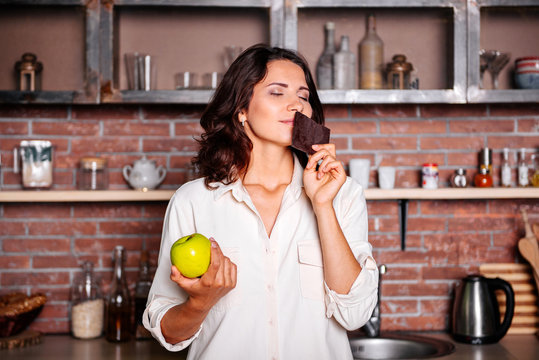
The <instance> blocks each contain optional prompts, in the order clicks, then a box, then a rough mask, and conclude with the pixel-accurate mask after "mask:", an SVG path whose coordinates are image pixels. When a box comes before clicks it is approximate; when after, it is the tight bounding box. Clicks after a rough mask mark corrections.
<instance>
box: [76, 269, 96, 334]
mask: <svg viewBox="0 0 539 360" xmlns="http://www.w3.org/2000/svg"><path fill="white" fill-rule="evenodd" d="M93 270H94V265H93V263H92V262H90V261H86V262H84V263H83V264H82V273H80V274H78V276H77V277H76V278H75V281H74V282H73V286H72V288H71V334H72V335H73V337H75V338H79V339H93V338H96V337H99V336H101V334H102V332H103V314H104V300H103V296H102V293H101V289H100V288H99V286H98V284H97V281H96V279H95V278H94V271H93Z"/></svg>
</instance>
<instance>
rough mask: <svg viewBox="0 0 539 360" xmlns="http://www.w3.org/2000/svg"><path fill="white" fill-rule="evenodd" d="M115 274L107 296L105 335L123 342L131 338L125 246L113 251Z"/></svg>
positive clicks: (117, 247)
mask: <svg viewBox="0 0 539 360" xmlns="http://www.w3.org/2000/svg"><path fill="white" fill-rule="evenodd" d="M113 261H114V274H113V276H112V282H111V288H110V292H109V295H108V297H107V308H106V316H105V337H106V339H107V340H108V341H112V342H121V341H128V340H130V339H131V330H132V327H131V295H130V294H129V289H128V287H127V281H126V273H125V270H124V262H125V252H124V248H123V246H116V247H115V248H114V252H113Z"/></svg>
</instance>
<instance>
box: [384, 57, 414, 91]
mask: <svg viewBox="0 0 539 360" xmlns="http://www.w3.org/2000/svg"><path fill="white" fill-rule="evenodd" d="M392 60H393V61H392V62H390V63H389V64H387V86H388V88H390V89H399V90H405V89H410V85H411V82H410V73H411V72H412V71H413V70H414V67H413V66H412V64H410V63H409V62H406V56H404V55H402V54H397V55H394V56H393V59H392Z"/></svg>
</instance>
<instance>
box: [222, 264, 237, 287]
mask: <svg viewBox="0 0 539 360" xmlns="http://www.w3.org/2000/svg"><path fill="white" fill-rule="evenodd" d="M234 266H235V265H234V263H233V262H232V261H230V259H229V258H226V260H225V262H224V269H223V270H224V271H223V274H224V286H225V287H226V288H228V289H232V288H233V287H234V285H233V284H234V283H235V279H233V278H232V269H233V268H234Z"/></svg>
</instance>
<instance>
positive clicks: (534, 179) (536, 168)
mask: <svg viewBox="0 0 539 360" xmlns="http://www.w3.org/2000/svg"><path fill="white" fill-rule="evenodd" d="M529 174H530V176H529V178H530V184H531V186H534V187H538V186H539V164H538V163H537V157H536V155H535V154H532V155H531V157H530V169H529Z"/></svg>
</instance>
